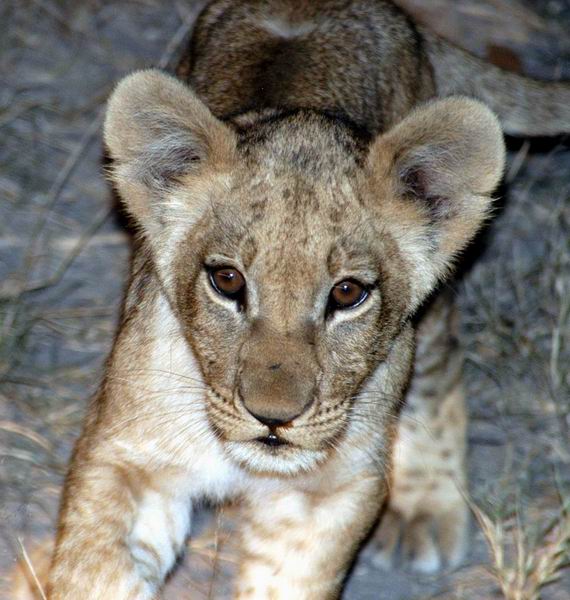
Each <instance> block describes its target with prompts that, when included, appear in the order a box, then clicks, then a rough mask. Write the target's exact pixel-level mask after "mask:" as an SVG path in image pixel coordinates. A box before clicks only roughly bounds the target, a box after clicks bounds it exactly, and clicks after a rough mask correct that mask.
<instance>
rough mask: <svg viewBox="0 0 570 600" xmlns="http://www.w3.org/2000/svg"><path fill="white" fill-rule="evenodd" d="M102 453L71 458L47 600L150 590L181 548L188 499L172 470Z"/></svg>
mask: <svg viewBox="0 0 570 600" xmlns="http://www.w3.org/2000/svg"><path fill="white" fill-rule="evenodd" d="M106 456H107V457H108V458H107V459H106V460H103V459H101V460H97V458H95V457H93V456H91V457H90V458H89V459H86V460H81V459H79V460H78V459H76V460H75V461H74V467H73V469H72V471H71V475H70V477H69V479H68V482H67V485H66V491H65V498H64V505H63V509H62V513H61V518H60V528H59V532H58V539H57V543H56V551H55V555H54V559H53V564H52V569H51V573H50V578H49V584H48V598H49V600H64V599H65V600H70V599H71V598H89V600H110V599H113V600H135V599H136V600H145V599H150V598H155V597H156V593H157V591H158V590H159V588H160V586H161V584H162V582H163V580H164V577H165V576H166V574H167V573H168V571H169V570H170V569H171V568H172V566H173V565H174V562H175V560H176V557H177V555H178V554H179V552H180V551H181V550H182V547H183V544H184V541H185V538H186V535H187V533H188V529H189V526H190V508H191V507H190V502H189V500H188V499H187V498H184V497H182V496H180V495H179V494H177V491H176V490H177V488H178V489H184V487H187V486H182V485H177V477H176V473H172V472H169V473H166V472H160V471H158V472H155V473H152V474H150V473H146V472H145V471H143V470H142V469H140V468H137V467H135V466H132V465H129V464H126V463H120V462H118V461H117V462H113V459H112V458H109V456H112V453H109V451H107V453H106Z"/></svg>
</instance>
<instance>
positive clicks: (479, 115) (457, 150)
mask: <svg viewBox="0 0 570 600" xmlns="http://www.w3.org/2000/svg"><path fill="white" fill-rule="evenodd" d="M504 161H505V147H504V141H503V134H502V131H501V127H500V125H499V122H498V120H497V118H496V117H495V115H494V114H493V113H492V112H491V111H490V110H489V109H488V108H486V107H485V106H484V105H483V104H481V103H480V102H476V101H475V100H470V99H467V98H448V99H445V100H439V101H436V102H432V103H430V104H427V105H424V106H422V107H420V108H418V109H416V110H415V111H414V112H412V113H411V114H410V115H409V116H408V117H406V118H405V119H404V120H403V121H401V122H400V123H399V124H398V125H396V126H395V127H394V128H393V129H391V130H390V131H388V132H387V133H386V134H384V135H382V136H380V137H379V138H378V139H377V140H376V141H375V142H374V143H373V145H372V147H371V150H370V155H369V167H370V170H371V174H372V178H371V179H372V182H373V187H374V188H376V191H375V192H373V193H376V194H378V192H380V193H381V195H382V197H381V198H378V201H379V202H378V203H379V210H380V217H381V219H382V221H383V223H384V224H386V225H388V224H389V226H390V230H391V231H392V232H393V234H394V237H395V239H396V241H397V242H398V243H399V245H400V249H401V251H402V253H403V256H404V258H406V259H407V260H408V261H409V264H410V268H411V278H410V283H411V287H412V296H413V304H414V307H416V306H417V305H418V304H419V303H420V302H421V301H422V300H423V299H424V298H425V297H426V296H427V294H429V293H430V292H431V290H432V289H433V288H434V287H435V285H436V284H437V282H438V280H440V279H441V278H443V276H444V275H445V274H446V273H447V272H448V271H449V270H450V267H451V265H452V263H453V259H454V257H455V256H456V255H457V254H458V253H459V252H460V251H461V250H462V249H463V248H464V247H465V246H466V245H467V244H468V242H469V241H470V240H471V239H472V238H473V237H474V235H475V233H476V232H477V230H478V229H479V227H480V226H481V224H482V223H483V222H484V220H485V218H486V217H487V215H488V214H489V212H490V208H491V202H492V201H491V198H490V194H491V193H492V192H493V190H494V189H495V187H496V186H497V184H498V183H499V181H500V179H501V176H502V173H503V167H504Z"/></svg>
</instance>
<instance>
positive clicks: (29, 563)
mask: <svg viewBox="0 0 570 600" xmlns="http://www.w3.org/2000/svg"><path fill="white" fill-rule="evenodd" d="M18 544H19V545H20V549H21V550H22V557H23V558H24V561H25V563H26V566H27V568H28V569H29V571H30V574H31V576H32V578H33V581H34V584H35V586H36V588H37V591H38V592H39V594H40V597H41V599H42V600H47V596H46V593H45V592H44V589H43V587H42V584H41V583H40V580H39V579H38V576H37V574H36V570H35V569H34V565H33V564H32V561H31V560H30V557H29V556H28V553H27V551H26V548H25V546H24V544H23V542H22V540H21V539H20V538H18Z"/></svg>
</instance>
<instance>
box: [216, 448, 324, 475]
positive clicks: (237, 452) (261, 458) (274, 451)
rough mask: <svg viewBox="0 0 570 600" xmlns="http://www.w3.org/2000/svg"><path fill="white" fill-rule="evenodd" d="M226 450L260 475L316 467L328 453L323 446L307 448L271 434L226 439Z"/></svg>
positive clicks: (292, 473) (306, 470) (233, 457)
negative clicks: (264, 436) (237, 440)
mask: <svg viewBox="0 0 570 600" xmlns="http://www.w3.org/2000/svg"><path fill="white" fill-rule="evenodd" d="M225 448H226V451H227V452H228V454H229V456H230V457H231V458H232V460H234V461H236V462H237V463H239V464H240V465H241V466H242V467H243V468H245V469H247V470H248V471H251V472H253V473H257V474H260V475H268V476H271V475H277V476H287V477H291V476H294V475H298V474H300V473H307V472H309V471H312V470H314V469H316V468H317V467H318V466H319V465H320V464H322V463H323V462H325V460H326V459H327V457H328V452H327V451H326V450H309V449H305V448H300V447H299V446H295V445H293V444H289V443H280V442H277V441H274V440H272V439H271V438H259V439H255V440H251V441H247V442H226V443H225Z"/></svg>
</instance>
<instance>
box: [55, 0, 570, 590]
mask: <svg viewBox="0 0 570 600" xmlns="http://www.w3.org/2000/svg"><path fill="white" fill-rule="evenodd" d="M178 77H179V79H178V80H177V79H175V78H173V77H171V76H169V75H166V74H164V73H161V72H159V71H154V70H150V71H142V72H139V73H135V74H133V75H131V76H129V77H127V78H126V79H124V80H123V81H122V82H121V83H119V85H118V86H117V88H116V90H115V91H114V93H113V94H112V96H111V98H110V100H109V106H108V111H107V117H106V121H105V141H106V144H107V146H108V150H109V153H110V155H111V157H112V160H113V168H112V175H111V177H112V180H113V183H114V185H115V186H116V188H117V190H118V192H119V194H120V195H121V198H122V199H123V202H124V204H125V206H126V208H127V210H128V211H129V213H130V214H131V216H132V218H133V220H134V221H135V222H136V224H137V226H138V229H139V232H140V235H139V240H138V246H137V250H136V252H135V255H134V258H133V265H132V276H131V281H130V284H129V288H128V292H127V296H126V299H125V305H124V311H123V318H122V324H121V328H120V331H119V334H118V336H117V338H116V342H115V346H114V348H113V351H112V354H111V357H110V359H109V362H108V367H107V372H106V376H105V379H104V381H103V383H102V385H101V389H100V392H99V394H98V396H97V398H96V400H95V401H94V402H93V404H92V406H91V408H90V411H89V414H88V417H87V419H86V422H85V427H84V431H83V434H82V436H81V438H80V440H79V441H78V443H77V447H76V450H75V453H74V457H73V461H72V464H71V467H70V470H69V474H68V477H67V482H66V486H65V494H64V499H63V503H62V508H61V514H60V522H59V532H58V538H57V544H56V550H55V555H54V559H53V564H52V568H51V574H50V581H49V586H48V591H47V594H48V598H49V599H50V600H62V599H76V598H89V599H101V600H103V599H105V600H108V599H110V598H112V599H114V600H115V599H116V600H120V599H132V600H134V599H137V600H141V599H151V598H155V597H156V596H157V594H159V593H160V589H161V586H162V584H163V582H164V579H165V577H166V575H167V574H168V573H169V571H170V570H171V569H172V568H173V566H174V565H175V561H176V559H177V557H178V555H179V554H180V553H181V552H182V550H183V548H184V545H185V540H186V536H187V535H188V531H189V527H190V521H191V513H192V506H193V505H194V504H195V503H196V502H198V501H199V500H201V499H202V498H204V497H207V498H210V499H213V500H216V501H223V500H224V499H229V498H235V497H238V496H239V497H241V498H243V511H244V513H243V519H242V521H241V540H242V543H241V549H242V562H241V566H240V569H239V574H238V577H237V580H236V582H235V597H236V598H240V599H241V598H243V599H245V598H252V599H253V598H255V599H259V600H267V599H269V598H272V599H286V598H290V599H294V600H300V599H306V600H320V599H325V598H333V597H336V596H337V595H338V594H339V591H340V589H341V585H342V582H343V579H344V577H345V574H346V570H347V568H348V565H349V564H350V562H351V560H352V558H353V556H354V553H355V552H356V550H357V548H358V545H359V543H360V542H361V540H362V539H363V537H364V536H365V535H366V534H367V532H368V531H369V529H370V527H371V526H372V524H373V523H374V521H375V519H376V518H377V515H378V512H379V509H380V507H381V506H382V504H383V503H384V502H385V501H386V499H388V503H389V508H388V513H387V516H386V519H385V520H384V522H383V524H382V528H383V531H382V535H383V539H384V542H385V554H384V559H385V560H388V559H389V555H390V552H391V550H392V547H393V546H394V545H395V544H396V542H397V540H398V536H399V535H400V533H401V532H403V534H404V540H405V546H406V547H407V549H408V550H409V551H410V553H411V554H413V556H414V565H415V566H416V567H417V568H418V569H422V570H434V569H437V568H438V566H439V565H440V563H441V560H442V558H443V559H445V560H447V561H448V562H449V563H450V564H457V562H458V561H459V560H460V559H461V556H462V554H463V550H464V542H465V530H466V513H465V508H464V504H463V501H462V498H461V494H460V491H459V490H458V489H457V486H461V485H462V483H463V481H464V475H463V458H464V446H465V413H464V408H463V396H462V391H461V386H460V383H459V374H460V368H461V364H460V362H461V361H460V359H458V357H457V355H456V352H455V351H454V348H453V333H452V323H453V309H452V308H451V306H450V304H449V302H448V300H447V299H446V298H444V297H441V298H440V299H438V300H437V301H436V302H435V303H434V304H433V305H432V307H431V309H428V310H427V312H426V316H425V318H424V320H423V321H421V322H420V324H419V333H420V338H419V342H418V351H417V355H418V359H419V360H418V362H417V364H416V367H415V371H414V367H413V356H414V346H415V344H414V338H415V320H414V319H415V315H416V313H417V311H418V309H419V308H420V306H421V305H422V304H423V303H424V302H425V300H426V299H427V298H428V297H429V295H430V294H431V293H432V292H433V290H434V289H435V287H436V286H437V284H438V283H439V282H440V281H442V279H443V278H445V277H446V276H447V275H448V274H449V272H450V270H451V267H452V264H453V262H454V260H455V258H456V257H457V256H458V254H459V253H460V252H461V250H462V249H463V248H464V247H465V245H466V244H467V243H468V242H469V241H470V240H471V239H472V238H473V236H474V235H475V233H476V232H477V230H478V229H479V227H480V226H481V224H482V223H483V221H484V220H485V219H486V218H487V216H488V214H489V209H490V206H491V199H490V195H491V193H492V192H493V190H494V188H495V187H496V185H497V183H498V181H499V180H500V178H501V174H502V171H503V164H504V146H503V137H502V131H501V125H502V126H503V127H504V128H505V129H506V130H507V131H509V132H511V133H522V134H534V133H545V134H548V133H557V132H560V131H563V130H564V129H566V128H567V126H568V123H569V120H570V108H569V107H570V92H569V90H568V87H567V86H564V85H563V84H558V85H557V84H552V85H551V86H546V85H543V84H538V83H536V82H532V81H530V80H526V79H524V78H521V77H517V76H515V75H509V74H506V73H503V72H501V71H499V70H498V69H494V68H492V67H489V66H487V65H485V64H484V63H482V62H480V61H478V60H476V59H475V58H473V57H470V56H468V55H467V54H465V53H463V52H461V51H460V50H458V49H456V48H453V47H451V46H449V45H447V44H445V43H444V42H442V41H441V40H439V39H437V38H435V37H434V36H432V35H431V34H429V33H428V32H425V31H423V30H421V29H418V28H417V27H416V26H414V24H413V23H412V22H411V21H410V20H409V19H408V17H407V16H406V15H404V14H403V13H402V12H401V11H400V10H399V9H398V8H396V7H395V6H394V5H393V4H392V3H390V2H386V1H381V0H378V1H372V0H367V1H365V0H352V1H348V2H347V1H340V0H320V1H315V2H306V1H301V0H298V1H294V0H267V1H253V0H252V1H243V2H242V1H240V2H230V1H229V0H219V1H215V2H212V3H211V4H210V5H209V6H208V7H207V8H206V9H205V10H204V12H203V13H202V14H201V16H200V17H199V19H198V22H197V24H196V30H195V33H194V37H193V40H192V44H191V49H190V52H189V54H188V55H187V56H186V57H185V58H184V59H183V61H182V63H181V64H180V67H179V69H178ZM455 93H462V94H465V95H468V96H474V97H478V98H479V99H480V100H482V101H483V102H484V103H486V104H488V105H490V106H491V108H492V109H493V110H494V111H495V113H496V114H497V115H498V117H499V119H497V117H496V116H495V114H493V112H491V110H490V109H489V108H487V106H485V104H483V103H482V102H479V101H476V100H473V99H469V98H467V97H465V96H462V97H449V98H446V99H439V100H437V99H436V98H437V97H438V96H449V95H451V94H455ZM412 375H413V377H412ZM410 379H412V381H411V383H410ZM408 387H409V389H410V395H409V400H408V404H407V407H406V408H405V409H404V413H403V421H402V427H404V428H405V432H406V434H405V435H400V436H399V435H398V431H397V425H398V417H399V413H400V408H401V405H402V401H403V399H404V393H405V391H406V389H407V388H408ZM411 416H413V418H411ZM418 421H421V422H423V423H424V424H425V427H426V428H427V429H430V428H431V429H432V430H433V431H436V433H437V435H431V434H430V435H427V436H426V435H425V433H423V432H425V429H424V430H422V431H420V430H414V422H418ZM436 428H437V430H436ZM394 448H395V449H394ZM392 460H393V461H394V462H393V468H392V469H391V468H390V464H391V461H392ZM426 460H428V462H430V464H431V465H432V467H433V468H432V470H431V472H430V473H429V475H426V473H424V472H422V470H421V468H420V467H421V464H422V463H425V462H426ZM391 472H393V473H394V476H395V479H394V481H393V482H391V485H389V483H390V481H389V478H390V473H391ZM388 488H390V490H391V496H390V497H388V496H387V493H388ZM426 498H428V500H426ZM434 529H435V530H436V531H437V534H438V535H437V538H432V537H431V536H432V530H434ZM436 541H437V544H436Z"/></svg>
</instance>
